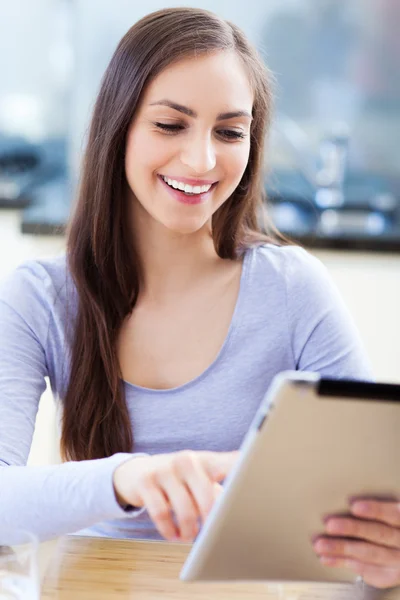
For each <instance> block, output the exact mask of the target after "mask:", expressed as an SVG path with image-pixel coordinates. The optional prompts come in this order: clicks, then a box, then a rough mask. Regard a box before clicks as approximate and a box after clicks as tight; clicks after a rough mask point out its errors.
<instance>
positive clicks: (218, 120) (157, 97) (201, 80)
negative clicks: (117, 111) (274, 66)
mask: <svg viewBox="0 0 400 600" xmlns="http://www.w3.org/2000/svg"><path fill="white" fill-rule="evenodd" d="M252 105H253V93H252V90H251V87H250V83H249V81H248V78H247V75H246V72H245V70H244V68H243V66H242V64H241V62H240V59H239V58H238V57H237V56H236V55H235V54H234V53H230V52H217V53H213V54H210V55H201V56H200V57H198V58H189V59H184V60H182V61H180V62H178V63H175V64H173V65H172V66H170V67H168V68H166V69H165V70H164V71H162V72H161V73H160V74H159V75H158V76H157V77H156V78H155V79H154V80H153V81H152V82H151V83H150V84H149V85H148V87H147V88H146V91H145V93H144V94H143V97H142V99H141V101H140V105H139V107H138V110H137V112H136V114H135V117H134V119H133V120H132V124H131V126H130V129H129V132H128V138H127V147H126V158H125V170H126V176H127V181H128V184H129V187H130V189H131V191H132V192H133V202H134V203H136V204H134V209H135V210H136V209H140V208H142V209H144V212H143V211H142V210H141V212H142V213H143V214H144V215H145V216H146V218H147V217H149V218H150V219H152V220H155V221H156V222H158V223H159V224H162V225H163V226H164V227H166V228H168V229H169V230H172V231H174V232H177V233H183V234H187V233H193V232H195V231H198V230H200V229H201V228H202V227H204V226H205V225H206V224H208V223H210V219H211V216H212V215H213V213H214V212H215V211H216V210H217V209H218V208H219V207H220V206H221V204H223V203H224V202H225V200H227V199H228V198H229V196H230V195H231V194H232V192H233V191H234V190H235V188H236V187H237V185H238V184H239V182H240V180H241V178H242V175H243V173H244V171H245V169H246V165H247V162H248V158H249V151H250V124H251V112H252ZM166 179H167V180H168V181H165V180H166ZM137 202H138V203H139V204H137Z"/></svg>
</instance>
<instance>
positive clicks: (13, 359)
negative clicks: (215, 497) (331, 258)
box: [0, 245, 371, 544]
mask: <svg viewBox="0 0 400 600" xmlns="http://www.w3.org/2000/svg"><path fill="white" fill-rule="evenodd" d="M76 300H77V294H76V290H75V288H74V285H73V282H72V279H71V277H70V275H69V273H68V270H67V268H66V260H65V257H61V258H55V259H51V260H37V261H30V262H27V263H25V264H23V265H22V266H20V267H19V268H18V269H16V270H15V271H14V272H13V273H12V274H11V276H9V277H8V279H7V280H6V281H5V282H3V284H2V286H1V287H0V544H1V543H12V541H13V540H12V539H9V536H8V537H7V536H6V534H5V531H6V530H10V529H11V530H12V529H15V528H17V527H21V528H25V529H29V530H31V531H34V532H35V533H36V534H37V535H38V536H39V538H40V539H42V540H44V539H48V538H51V537H53V536H57V535H61V534H66V533H73V532H79V533H80V534H88V535H102V536H114V537H131V538H152V539H159V535H158V534H157V531H156V530H155V528H154V526H153V524H152V522H151V520H150V519H149V517H148V515H147V512H146V511H145V510H141V511H139V512H136V513H133V514H132V515H130V514H128V513H126V512H124V510H123V509H122V508H121V507H120V506H119V505H118V503H117V501H116V499H115V495H114V491H113V485H112V475H113V472H114V469H115V468H116V466H117V465H119V464H120V463H121V462H122V461H124V460H127V459H128V458H130V457H131V456H132V454H126V453H120V454H115V455H113V456H111V457H109V458H104V459H98V460H90V461H81V462H68V463H64V464H61V465H52V466H26V462H27V459H28V454H29V450H30V446H31V441H32V434H33V430H34V425H35V418H36V413H37V409H38V403H39V399H40V396H41V394H42V392H43V391H44V389H45V380H44V378H45V377H48V378H49V380H50V383H51V388H52V391H53V394H54V398H55V402H57V403H58V404H59V408H60V409H61V410H62V403H63V397H64V392H65V389H66V385H67V382H68V374H69V366H68V365H69V348H68V343H67V338H66V324H67V323H71V322H72V323H73V319H72V321H71V315H73V314H74V311H75V314H76V306H77V302H76ZM286 369H296V370H302V371H316V372H320V373H322V374H324V375H326V376H331V377H338V378H344V377H346V378H354V379H370V378H371V370H370V366H369V363H368V360H367V358H366V356H365V354H364V351H363V349H362V346H361V343H360V339H359V336H358V333H357V331H356V330H355V327H354V325H353V323H352V320H351V318H350V316H349V314H348V312H347V310H346V308H345V306H344V304H343V302H342V300H341V298H340V296H339V294H338V292H337V290H336V288H335V286H334V285H333V283H332V281H331V280H330V278H329V276H328V274H327V272H326V269H325V267H324V266H323V265H322V264H321V263H320V261H318V260H317V259H316V258H314V257H312V256H311V255H310V254H308V253H307V252H306V251H305V250H303V249H301V248H299V247H276V246H273V245H264V246H259V247H253V248H251V249H249V250H247V251H246V254H245V256H244V263H243V270H242V275H241V282H240V291H239V296H238V300H237V304H236V307H235V311H234V314H233V318H232V321H231V324H230V328H229V332H228V334H227V337H226V339H225V342H224V344H223V346H222V348H221V350H220V352H219V354H218V356H217V358H216V359H215V360H214V361H213V363H212V364H211V365H210V366H209V367H208V368H207V369H206V370H205V371H204V372H203V373H202V374H201V375H199V376H198V377H196V378H195V379H193V380H192V381H189V382H188V383H185V384H184V385H182V386H179V387H176V388H173V389H168V390H153V389H148V388H142V387H139V386H136V385H132V384H129V383H127V382H124V386H125V392H126V401H127V404H128V407H129V412H130V415H131V420H132V426H133V431H134V440H135V447H134V449H133V452H134V453H143V452H144V453H148V454H157V453H162V452H172V451H176V450H181V449H188V448H190V449H194V450H200V449H202V450H216V451H229V450H234V449H237V448H239V446H240V444H241V442H242V440H243V437H244V435H245V434H246V431H247V429H248V427H249V425H250V423H251V421H252V419H253V417H254V415H255V413H256V411H257V408H258V406H259V404H260V402H261V400H262V399H263V396H264V394H265V392H266V390H267V389H268V387H269V385H270V383H271V380H272V378H273V377H274V375H276V374H277V373H279V372H280V371H282V370H286ZM5 537H7V539H5ZM11 537H12V536H11Z"/></svg>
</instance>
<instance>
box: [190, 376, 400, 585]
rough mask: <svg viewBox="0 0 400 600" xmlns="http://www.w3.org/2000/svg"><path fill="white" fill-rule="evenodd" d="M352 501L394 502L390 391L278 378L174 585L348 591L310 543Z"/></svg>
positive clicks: (393, 398) (399, 430) (395, 391)
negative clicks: (339, 587) (327, 586)
mask: <svg viewBox="0 0 400 600" xmlns="http://www.w3.org/2000/svg"><path fill="white" fill-rule="evenodd" d="M353 497H369V498H382V499H398V498H399V499H400V385H393V384H381V383H366V382H359V381H347V380H334V379H326V378H321V377H320V376H319V375H318V374H314V373H305V372H298V371H287V372H284V373H281V374H279V375H278V376H276V377H275V378H274V380H273V382H272V384H271V386H270V388H269V390H268V392H267V394H266V397H265V398H264V400H263V402H262V403H261V405H260V407H259V410H258V411H257V414H256V416H255V418H254V420H253V422H252V425H251V426H250V428H249V431H248V433H247V435H246V436H245V438H244V441H243V443H242V445H241V452H240V457H239V459H238V462H237V463H236V465H235V467H234V468H233V469H232V471H231V473H230V474H229V476H228V477H227V478H226V480H225V483H224V491H223V493H222V494H221V496H220V497H219V498H218V500H217V501H216V503H215V505H214V507H213V509H212V511H211V513H210V515H209V517H208V519H207V521H206V523H205V524H204V526H203V528H202V530H201V531H200V533H199V535H198V537H197V539H196V541H195V543H194V545H193V547H192V549H191V552H190V553H189V556H188V557H187V560H186V562H185V564H184V566H183V569H182V571H181V573H180V578H181V579H182V580H184V581H192V580H204V581H228V580H269V581H277V582H283V581H286V582H289V581H292V582H338V583H339V582H341V583H348V582H351V581H354V579H355V576H354V575H352V574H351V572H350V571H348V570H345V569H339V568H334V569H333V568H329V567H326V566H324V565H322V564H321V563H320V561H319V560H318V558H317V556H316V554H315V552H314V550H313V547H312V543H311V538H312V536H313V535H315V534H321V533H323V523H322V519H323V517H324V516H327V515H329V514H337V513H343V514H348V511H349V504H348V501H349V499H350V498H353Z"/></svg>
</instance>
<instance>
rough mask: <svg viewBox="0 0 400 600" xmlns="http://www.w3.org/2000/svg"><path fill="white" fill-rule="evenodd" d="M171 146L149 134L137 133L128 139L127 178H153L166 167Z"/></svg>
mask: <svg viewBox="0 0 400 600" xmlns="http://www.w3.org/2000/svg"><path fill="white" fill-rule="evenodd" d="M169 146H170V145H168V144H166V143H165V142H164V140H162V139H158V137H156V136H154V135H152V134H149V133H148V132H137V133H135V135H134V136H130V137H129V138H128V143H127V148H126V158H125V169H126V172H127V176H128V178H129V175H130V176H131V178H132V175H133V174H135V175H139V174H140V175H141V178H142V179H148V178H149V177H150V178H151V177H152V175H153V173H154V172H155V171H158V170H160V168H161V167H162V166H163V165H165V164H166V163H167V162H168V160H169V157H170V155H171V148H170V147H169Z"/></svg>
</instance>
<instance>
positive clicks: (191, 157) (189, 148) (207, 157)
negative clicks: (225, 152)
mask: <svg viewBox="0 0 400 600" xmlns="http://www.w3.org/2000/svg"><path fill="white" fill-rule="evenodd" d="M181 162H182V163H183V164H184V165H186V166H187V167H189V169H191V170H192V171H194V172H195V173H198V174H201V173H207V172H209V171H211V170H212V169H213V168H214V167H215V164H216V153H215V148H214V144H213V140H212V139H211V138H210V136H209V135H205V134H203V135H202V136H200V135H198V136H193V137H190V139H187V140H186V143H185V146H184V148H183V149H182V152H181Z"/></svg>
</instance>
